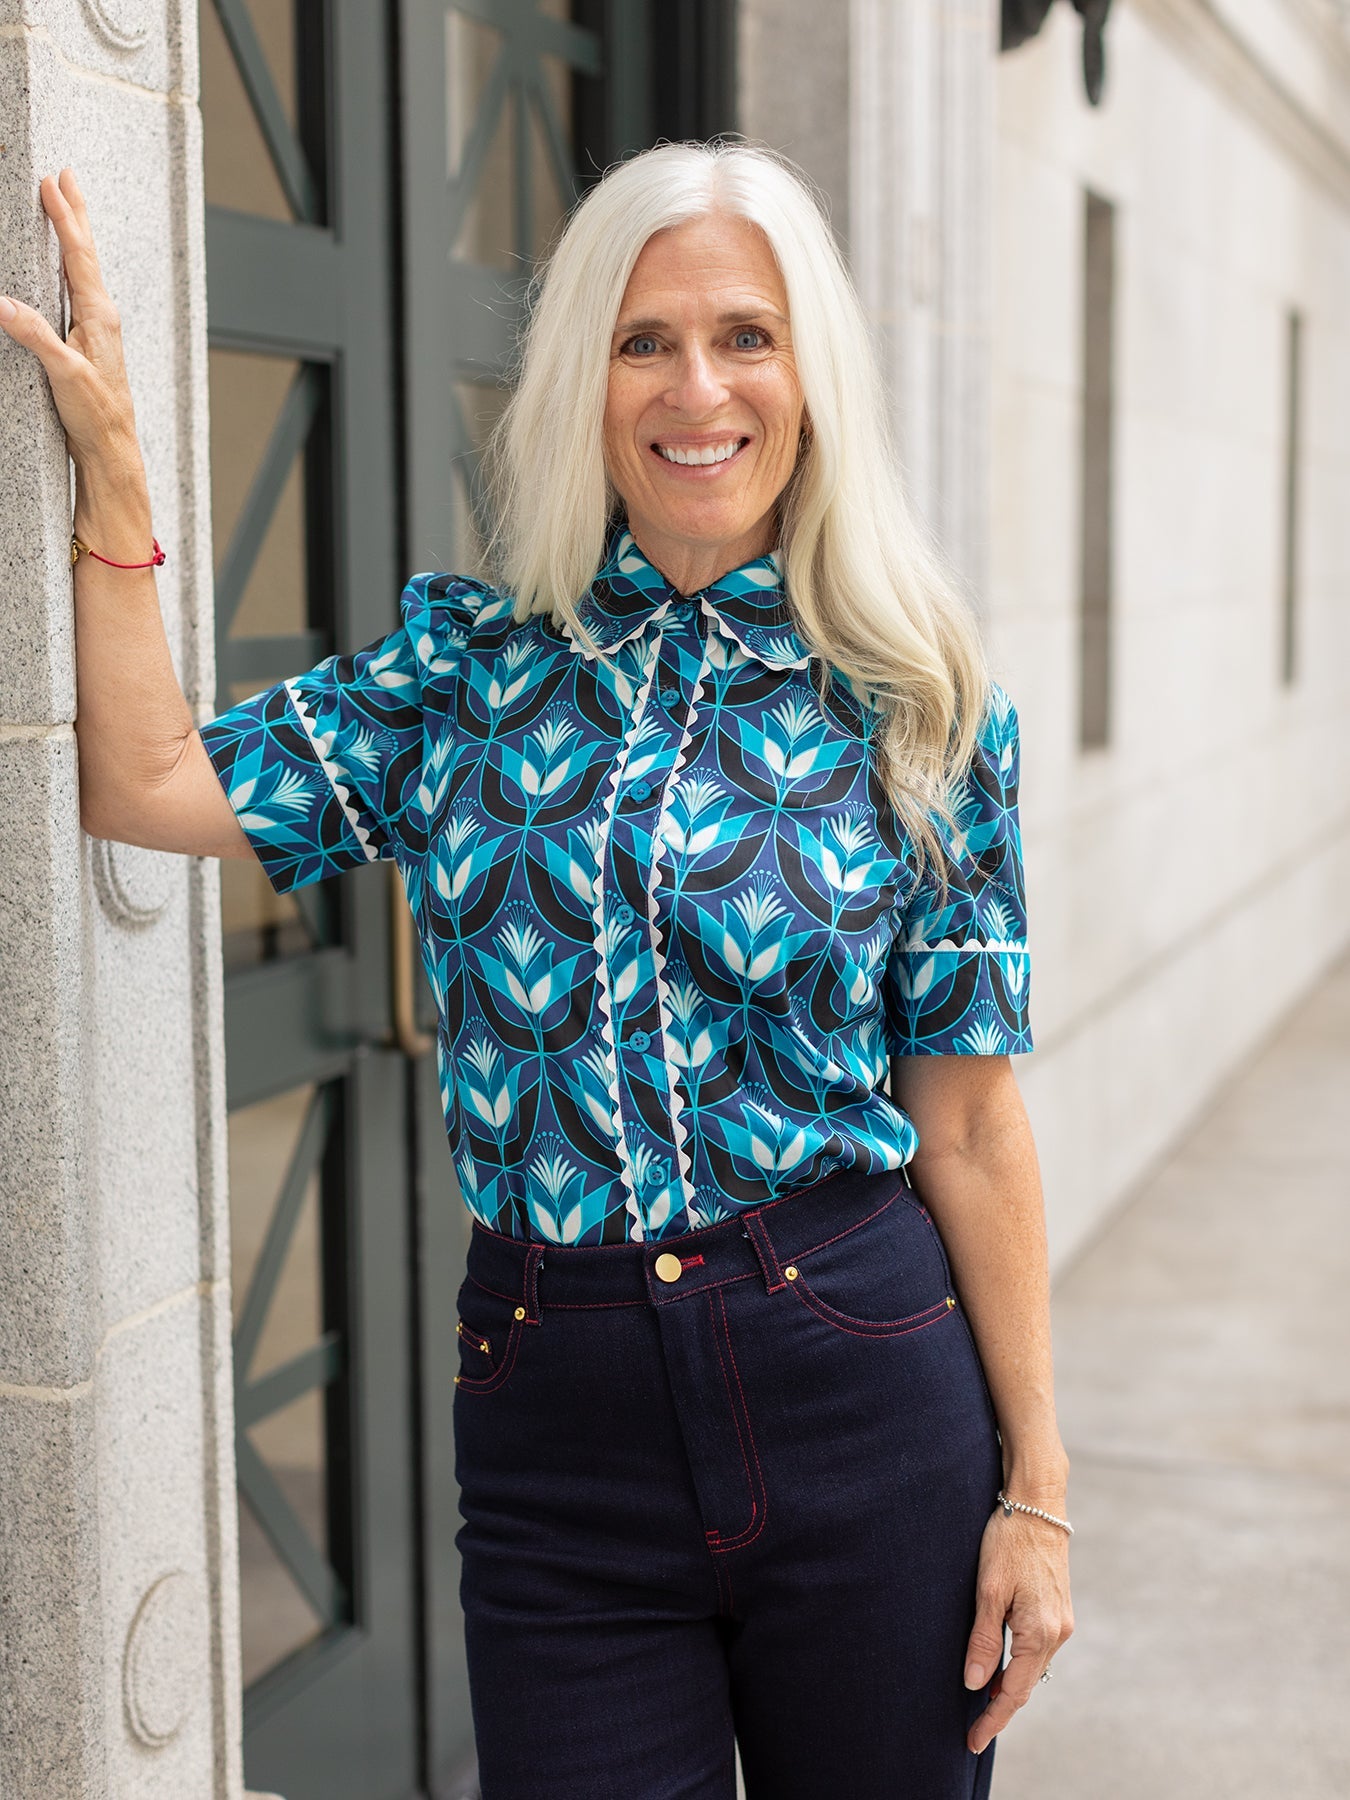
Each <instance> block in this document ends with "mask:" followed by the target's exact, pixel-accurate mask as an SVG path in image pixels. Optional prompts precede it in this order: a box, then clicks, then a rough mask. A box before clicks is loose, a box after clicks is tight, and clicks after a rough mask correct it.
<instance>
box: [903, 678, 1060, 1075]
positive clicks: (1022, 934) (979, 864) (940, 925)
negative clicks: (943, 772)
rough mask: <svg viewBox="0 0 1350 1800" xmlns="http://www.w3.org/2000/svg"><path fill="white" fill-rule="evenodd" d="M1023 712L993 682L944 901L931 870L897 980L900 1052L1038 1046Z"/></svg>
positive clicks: (917, 897)
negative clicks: (1024, 822) (1023, 807)
mask: <svg viewBox="0 0 1350 1800" xmlns="http://www.w3.org/2000/svg"><path fill="white" fill-rule="evenodd" d="M1018 763H1019V743H1018V723H1017V711H1016V708H1015V707H1014V706H1013V703H1012V701H1011V700H1010V699H1009V698H1008V696H1007V694H1005V693H1004V691H1003V690H1002V688H1000V687H998V686H996V685H995V686H994V687H993V688H992V689H991V697H990V703H989V707H988V710H987V712H986V714H985V718H984V722H983V724H982V727H981V730H980V736H979V740H978V743H977V746H976V750H975V754H974V757H973V759H972V762H971V766H970V769H969V771H968V773H967V774H966V776H965V778H964V780H963V782H962V783H961V784H960V786H959V787H958V789H957V791H956V793H955V794H954V795H953V799H952V816H953V819H954V821H955V825H956V831H955V834H954V835H953V833H952V832H951V831H950V830H948V829H947V828H945V827H940V835H941V837H942V840H943V847H944V868H945V874H946V879H947V891H946V894H945V896H944V895H943V893H942V892H941V891H940V883H939V880H938V878H937V873H936V871H935V870H933V869H928V870H927V871H926V872H925V874H924V876H923V878H922V879H921V880H920V881H919V882H918V883H917V884H916V886H915V889H914V891H913V893H912V894H911V895H910V897H909V899H908V901H907V903H906V905H905V909H904V913H903V916H902V918H901V921H900V927H899V930H898V931H897V933H896V937H895V947H894V949H893V950H892V953H891V957H890V961H889V964H888V966H887V974H886V1002H887V1016H888V1024H889V1028H890V1039H891V1041H890V1049H891V1054H892V1055H895V1056H951V1055H961V1054H964V1055H971V1056H1001V1055H1003V1054H1005V1053H1008V1052H1016V1051H1023V1050H1030V1049H1031V1048H1032V1042H1031V1025H1030V1022H1029V1019H1028V1014H1027V1001H1028V989H1029V985H1030V974H1031V971H1030V957H1029V954H1028V951H1027V917H1026V888H1025V882H1024V878H1023V871H1022V834H1021V829H1020V826H1019V823H1018V816H1017V779H1018Z"/></svg>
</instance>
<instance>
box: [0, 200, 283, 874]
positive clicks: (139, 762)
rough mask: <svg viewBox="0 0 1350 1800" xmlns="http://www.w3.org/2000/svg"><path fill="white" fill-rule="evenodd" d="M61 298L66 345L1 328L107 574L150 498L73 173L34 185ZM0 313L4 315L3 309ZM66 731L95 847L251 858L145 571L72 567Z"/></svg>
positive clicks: (117, 333)
mask: <svg viewBox="0 0 1350 1800" xmlns="http://www.w3.org/2000/svg"><path fill="white" fill-rule="evenodd" d="M40 191H41V195H42V203H43V206H44V207H45V208H46V211H47V214H48V217H49V218H50V219H51V221H52V224H53V225H54V227H55V229H56V234H57V237H58V239H59V241H60V244H61V251H62V257H63V260H64V263H65V270H66V281H67V286H68V288H69V292H70V313H71V328H70V331H69V334H68V336H67V337H66V339H65V340H64V341H63V340H62V339H61V338H60V337H58V335H57V334H56V332H55V331H53V330H52V328H51V326H50V325H49V324H48V323H47V321H46V320H45V319H44V318H43V317H42V315H41V313H39V312H37V311H36V310H35V309H34V308H33V307H30V306H24V305H22V304H21V303H19V302H14V303H13V305H14V312H13V315H12V316H11V317H10V318H8V319H0V324H3V326H4V329H5V331H6V332H7V333H8V334H9V336H10V337H11V338H12V339H14V341H15V342H17V343H19V344H21V345H23V346H24V347H25V348H27V349H28V350H30V351H31V352H32V353H33V355H34V356H36V358H37V359H38V361H39V362H40V363H41V364H42V367H43V369H44V371H45V372H46V374H47V377H48V379H49V381H50V383H51V389H52V396H53V399H54V400H55V402H56V406H57V410H58V412H59V414H60V417H61V423H62V425H63V426H64V428H65V432H66V442H67V446H68V448H69V451H70V455H71V458H72V460H73V461H74V463H75V472H76V501H75V521H74V527H75V534H76V536H77V537H79V538H80V539H81V541H82V542H84V543H87V544H90V545H92V546H93V548H94V549H96V550H98V551H99V552H100V554H101V555H103V556H107V557H110V558H112V559H113V560H114V561H116V562H139V561H141V560H142V559H143V558H145V557H147V556H148V555H149V554H150V542H151V529H150V499H149V494H148V492H147V489H146V482H145V471H144V467H143V465H142V461H141V453H140V446H139V444H138V442H137V438H136V423H135V416H134V411H133V407H132V399H131V392H130V388H129V387H128V384H127V379H126V372H125V368H124V366H123V360H122V341H121V322H120V319H119V317H118V314H117V309H116V308H115V306H114V305H113V302H112V300H111V299H110V298H109V296H108V294H107V292H106V290H105V289H104V286H103V279H102V275H101V274H100V271H99V265H98V258H97V255H96V254H95V250H94V241H93V234H92V231H91V229H90V225H89V216H88V213H87V212H86V210H85V205H84V200H83V198H82V197H81V195H80V191H79V188H78V186H77V185H76V182H75V177H74V174H73V173H72V172H71V171H70V170H68V169H67V170H63V171H62V174H61V178H60V179H59V180H53V178H52V177H51V176H47V177H45V178H44V180H43V182H42V186H41V190H40ZM0 311H3V308H0ZM74 587H75V676H76V692H77V701H76V720H75V732H76V738H77V742H78V745H79V765H80V817H81V822H82V824H83V825H84V828H85V830H86V831H88V832H90V833H91V834H92V835H94V836H96V837H109V838H118V839H121V840H122V841H124V842H126V843H133V844H144V845H146V846H148V847H150V848H152V849H159V850H178V851H183V852H187V853H190V854H196V855H207V856H244V857H248V856H252V855H253V851H252V849H251V848H250V846H249V843H248V840H247V838H246V837H245V836H244V833H243V831H242V829H241V828H240V826H239V823H238V821H237V819H236V818H235V815H234V811H233V809H232V808H231V806H230V803H229V800H228V799H227V797H226V795H225V793H224V790H223V789H222V787H221V785H220V782H219V781H218V779H217V778H216V774H215V771H214V770H213V768H212V767H211V763H210V760H209V759H208V757H207V755H206V750H205V748H204V746H203V744H202V741H201V738H200V736H199V735H198V733H197V730H196V727H195V725H194V723H193V719H192V713H191V710H190V709H189V707H188V703H187V701H186V699H185V698H184V696H183V691H182V688H181V687H180V685H179V682H178V677H177V675H176V674H175V672H174V667H173V661H172V658H171V656H170V653H169V644H168V639H167V638H166V637H165V634H164V622H163V620H162V618H161V616H160V610H159V599H158V595H157V593H156V587H155V576H154V570H153V569H113V568H109V567H107V565H106V564H104V563H101V562H99V561H97V560H96V559H95V558H94V557H91V556H81V557H80V558H79V560H78V561H77V563H76V564H75V570H74Z"/></svg>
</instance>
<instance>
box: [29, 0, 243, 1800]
mask: <svg viewBox="0 0 1350 1800" xmlns="http://www.w3.org/2000/svg"><path fill="white" fill-rule="evenodd" d="M196 84H197V44H196V5H195V0H0V121H2V122H3V123H0V137H3V139H4V142H3V144H0V291H8V292H11V293H13V294H15V295H16V296H17V297H18V298H20V299H23V300H26V301H28V302H29V303H30V304H33V305H36V306H38V307H40V308H41V310H42V311H43V312H44V314H45V315H46V317H47V318H48V319H49V320H50V321H51V322H52V323H53V324H54V325H55V326H56V327H57V329H58V330H60V329H63V328H64V322H63V312H62V308H63V296H62V288H61V281H60V270H59V255H58V251H57V245H56V239H55V234H54V233H53V231H52V230H51V227H50V226H49V224H48V223H47V220H46V216H45V214H44V213H43V211H42V207H41V202H40V199H39V196H38V182H39V180H40V178H41V177H42V176H43V175H44V174H47V173H55V172H56V171H57V170H59V169H60V167H61V166H62V165H63V164H66V163H69V164H71V165H72V166H73V167H74V168H75V170H76V172H77V174H78V175H79V177H80V180H81V183H82V185H83V187H84V189H85V192H86V194H87V196H88V199H89V205H90V211H91V215H92V218H93V221H94V226H95V230H96V232H97V235H98V244H99V251H100V255H101V259H102V264H103V269H104V274H105V278H106V280H107V283H108V286H109V288H110V290H111V292H112V294H113V297H114V299H115V300H116V302H117V304H118V306H119V308H120V310H121V313H122V318H123V330H124V337H125V344H126V356H127V363H128V367H129V370H130V377H131V384H132V389H133V392H134V395H135V399H136V407H137V417H138V423H139V427H140V435H141V442H142V445H143V448H144V451H145V457H146V463H147V468H148V473H149V481H150V492H151V498H152V501H153V505H154V524H155V532H156V535H157V536H158V537H159V539H160V542H161V543H162V544H163V545H164V546H165V548H166V549H167V551H168V553H169V554H168V561H167V563H165V564H164V566H163V567H162V568H161V569H160V570H159V571H158V573H157V577H156V579H157V582H158V586H159V595H160V600H161V603H162V605H163V607H164V612H165V618H166V621H167V624H168V629H169V635H170V639H171V641H172V644H173V647H174V653H175V657H176V660H177V665H178V669H179V672H180V675H181V677H182V680H183V684H184V687H185V690H186V692H187V693H188V695H189V697H190V699H191V700H192V701H193V703H194V704H195V705H197V706H198V707H199V708H200V709H201V716H206V714H207V713H208V712H209V710H210V696H211V693H212V668H211V546H210V517H209V493H210V489H209V480H208V469H207V416H206V395H207V380H206V307H205V265H204V255H203V237H202V221H203V214H202V194H201V130H200V118H199V113H198V107H197V100H196ZM0 482H2V483H3V494H4V505H3V507H0V795H3V799H4V814H5V817H4V842H3V848H2V849H0V996H3V1004H0V1800H95V1797H102V1796H110V1797H111V1796H116V1797H117V1800H124V1797H130V1796H132V1795H135V1796H136V1797H137V1800H154V1797H155V1796H163V1800H206V1797H207V1796H210V1797H211V1800H236V1797H237V1796H238V1794H239V1791H240V1786H241V1776H240V1755H239V1741H240V1698H239V1674H238V1670H239V1656H238V1618H237V1613H238V1598H237V1596H238V1579H237V1570H236V1543H235V1495H234V1467H233V1453H232V1432H233V1416H232V1390H231V1364H230V1303H229V1269H228V1251H229V1236H228V1226H227V1215H226V1210H225V1179H224V1173H225V1172H224V1133H223V1123H224V1099H223V1077H222V1051H221V1045H222V1034H221V1016H220V970H219V962H218V957H219V950H218V946H219V927H218V919H217V881H216V871H215V866H214V864H204V863H201V862H198V861H195V860H190V859H187V858H178V857H172V856H164V855H157V854H151V853H149V852H145V851H138V850H130V849H127V848H126V847H124V846H117V845H110V844H103V843H94V842H91V841H90V840H88V839H87V838H85V837H83V836H82V834H81V831H80V828H79V819H78V803H77V785H76V743H75V736H74V731H73V723H72V722H73V719H74V714H75V678H74V656H73V650H74V645H73V636H72V614H71V571H70V567H69V534H70V519H71V488H70V473H69V465H68V461H67V457H66V451H65V445H64V440H63V435H62V432H61V429H60V426H59V423H58V420H57V417H56V413H55V409H54V407H53V405H52V402H51V395H50V390H49V388H48V385H47V381H46V378H45V376H44V375H43V373H42V370H41V367H40V365H39V364H38V363H37V362H36V361H35V360H34V359H33V358H32V357H31V355H30V354H29V353H28V352H27V351H24V350H21V349H19V348H18V347H17V346H15V345H13V344H12V343H10V342H9V341H8V340H7V339H5V340H3V341H0Z"/></svg>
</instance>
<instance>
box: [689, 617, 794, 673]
mask: <svg viewBox="0 0 1350 1800" xmlns="http://www.w3.org/2000/svg"><path fill="white" fill-rule="evenodd" d="M699 607H700V609H701V610H702V611H703V612H704V613H706V614H707V616H708V617H709V618H710V619H711V620H712V622H713V624H714V625H715V626H716V627H717V629H718V631H720V632H721V634H722V636H723V637H724V638H725V639H726V640H727V642H728V643H730V644H735V646H736V648H737V649H738V650H739V651H740V652H741V654H742V656H752V657H753V658H754V659H755V661H756V662H757V663H759V664H760V665H761V667H763V668H766V669H809V668H810V667H811V662H812V658H811V656H810V653H809V652H808V654H807V655H805V656H798V657H794V658H787V659H784V658H783V657H781V656H765V655H764V654H763V653H762V652H761V651H759V650H752V649H751V648H750V646H749V645H748V644H746V643H743V642H742V640H741V639H740V638H739V637H737V635H736V633H735V632H734V631H733V630H732V629H731V627H730V625H728V624H727V622H726V620H725V619H724V618H723V617H722V615H721V613H720V612H718V610H717V608H716V607H715V606H713V605H711V604H710V603H709V602H708V601H707V600H700V601H699ZM754 629H755V630H757V631H761V630H763V629H764V627H763V626H755V627H754Z"/></svg>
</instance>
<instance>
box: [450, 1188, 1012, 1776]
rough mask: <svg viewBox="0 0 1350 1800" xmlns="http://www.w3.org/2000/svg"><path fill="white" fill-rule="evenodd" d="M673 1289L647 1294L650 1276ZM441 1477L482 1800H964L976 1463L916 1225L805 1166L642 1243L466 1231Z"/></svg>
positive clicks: (948, 1288)
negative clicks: (766, 1197) (449, 1490)
mask: <svg viewBox="0 0 1350 1800" xmlns="http://www.w3.org/2000/svg"><path fill="white" fill-rule="evenodd" d="M670 1275H674V1277H675V1278H674V1279H673V1280H671V1279H663V1276H670ZM458 1307H459V1319H460V1324H459V1350H460V1376H459V1379H458V1382H457V1385H456V1387H455V1402H454V1407H455V1441H456V1473H457V1475H458V1478H459V1482H460V1489H461V1498H460V1506H461V1510H462V1513H463V1517H464V1523H463V1525H462V1526H461V1527H460V1529H459V1532H458V1534H457V1538H456V1542H457V1543H458V1545H459V1549H460V1552H461V1554H462V1556H463V1576H462V1581H461V1588H460V1592H461V1598H462V1601H463V1606H464V1620H465V1634H466V1643H467V1649H468V1664H469V1683H470V1694H471V1699H472V1705H473V1716H474V1726H475V1732H476V1736H477V1741H478V1758H479V1778H480V1781H481V1783H482V1794H483V1800H732V1796H733V1794H734V1791H735V1787H734V1775H733V1761H732V1754H733V1752H732V1738H733V1732H734V1734H735V1737H736V1739H737V1740H738V1741H739V1744H740V1752H741V1762H742V1767H743V1770H744V1774H745V1783H746V1791H747V1795H748V1797H749V1800H982V1797H983V1796H985V1795H987V1794H988V1792H989V1783H990V1777H991V1775H992V1772H993V1759H994V1750H995V1745H994V1744H990V1746H989V1748H988V1749H987V1750H986V1751H985V1752H984V1754H983V1755H982V1756H979V1757H976V1756H973V1755H971V1753H970V1751H969V1750H968V1749H967V1748H966V1743H965V1738H966V1733H967V1731H968V1730H969V1728H970V1725H971V1724H972V1723H973V1721H974V1719H975V1718H976V1716H977V1715H978V1714H979V1713H980V1712H981V1711H982V1710H983V1707H984V1705H985V1702H986V1699H987V1697H988V1696H987V1690H985V1691H981V1692H977V1693H968V1692H967V1690H966V1688H965V1685H964V1683H963V1680H962V1671H963V1665H964V1656H965V1648H966V1640H967V1636H968V1633H969V1631H970V1627H971V1624H972V1623H973V1620H974V1616H975V1575H976V1568H977V1562H978V1556H979V1546H980V1538H981V1535H982V1533H983V1531H984V1527H985V1524H986V1522H987V1520H988V1518H989V1516H990V1514H991V1512H992V1511H993V1510H994V1506H995V1503H996V1501H995V1497H996V1495H997V1493H998V1488H999V1483H1000V1479H1001V1456H1000V1448H999V1442H998V1436H997V1430H996V1423H995V1416H994V1409H993V1405H992V1402H991V1400H990V1397H989V1391H988V1388H987V1386H986V1384H985V1380H984V1373H983V1370H982V1368H981V1366H980V1361H979V1357H978V1355H977V1353H976V1350H975V1344H974V1340H973V1338H972V1337H971V1334H970V1330H969V1327H968V1326H967V1324H966V1322H965V1318H964V1316H963V1314H962V1311H961V1307H960V1304H959V1302H958V1301H957V1299H956V1297H955V1290H954V1288H953V1287H952V1285H951V1274H950V1270H949V1268H948V1264H947V1257H946V1252H945V1250H944V1248H943V1244H942V1240H941V1238H940V1237H939V1235H938V1231H937V1228H936V1226H935V1225H934V1223H933V1221H932V1219H931V1218H930V1216H929V1214H928V1213H927V1211H926V1210H925V1209H924V1208H923V1206H922V1205H921V1204H920V1203H919V1201H918V1199H917V1197H916V1196H915V1194H914V1193H913V1192H912V1190H911V1189H910V1188H909V1186H908V1184H907V1182H906V1181H905V1179H904V1178H903V1177H902V1176H899V1175H896V1174H888V1175H880V1176H878V1175H869V1176H857V1175H852V1174H845V1175H835V1176H831V1177H830V1178H829V1179H827V1180H825V1181H823V1182H819V1183H817V1184H816V1185H815V1186H814V1187H811V1188H807V1189H803V1190H800V1191H799V1192H797V1193H794V1194H791V1195H789V1196H787V1197H785V1198H784V1199H781V1200H777V1201H773V1202H770V1203H768V1204H766V1205H763V1206H758V1207H755V1208H753V1209H752V1210H751V1211H748V1212H744V1213H741V1214H739V1215H738V1216H736V1217H735V1218H732V1219H728V1220H725V1221H723V1222H722V1223H720V1224H717V1225H712V1226H709V1227H707V1228H706V1229H704V1230H700V1231H695V1232H692V1233H689V1234H687V1235H681V1236H678V1237H676V1238H673V1239H671V1240H668V1241H667V1242H666V1243H661V1242H645V1243H631V1244H616V1245H609V1246H597V1247H595V1248H578V1247H575V1246H555V1245H543V1244H526V1243H522V1242H518V1241H514V1240H512V1239H510V1238H507V1237H503V1236H500V1235H499V1234H497V1233H496V1232H492V1231H489V1230H487V1229H486V1228H485V1227H483V1226H481V1225H477V1224H475V1226H474V1228H473V1232H472V1241H471V1245H470V1249H469V1257H468V1275H467V1277H466V1279H465V1282H464V1285H463V1287H462V1288H461V1289H460V1292H459V1297H458Z"/></svg>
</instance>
